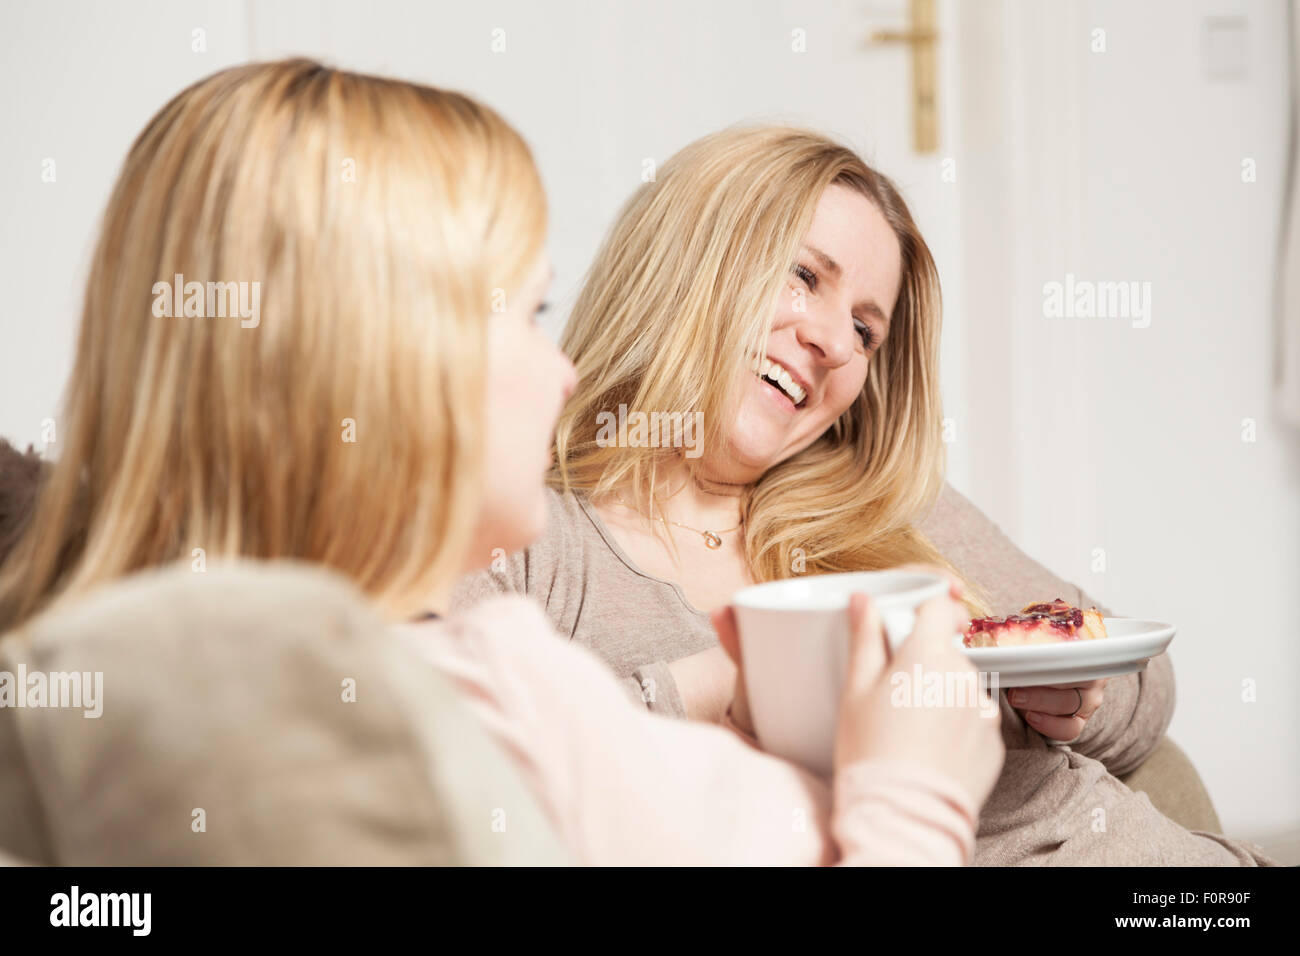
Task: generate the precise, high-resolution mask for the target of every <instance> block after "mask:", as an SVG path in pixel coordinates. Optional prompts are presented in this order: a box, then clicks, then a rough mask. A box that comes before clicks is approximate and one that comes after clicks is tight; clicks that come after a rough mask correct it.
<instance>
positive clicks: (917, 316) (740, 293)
mask: <svg viewBox="0 0 1300 956" xmlns="http://www.w3.org/2000/svg"><path fill="white" fill-rule="evenodd" d="M832 184H838V185H842V186H845V187H847V188H849V189H852V190H855V191H856V192H858V193H861V194H862V195H863V196H865V197H867V198H868V199H869V200H871V201H872V202H873V203H874V204H875V205H876V206H877V208H879V209H880V211H881V213H882V214H883V215H884V217H885V219H886V221H887V222H888V223H889V225H890V227H891V228H892V229H893V231H894V233H895V235H896V236H897V237H898V242H899V246H900V248H901V253H902V283H901V290H900V292H899V296H898V301H897V303H896V305H895V308H894V313H893V316H892V317H891V323H892V324H891V331H890V334H889V337H888V338H887V339H886V340H885V342H884V343H883V345H882V346H881V347H880V349H879V351H878V352H877V353H876V355H875V357H874V358H873V359H872V361H871V364H870V366H869V371H868V374H867V379H866V384H865V386H864V388H863V390H862V393H861V394H860V395H859V396H858V398H857V400H856V401H855V402H854V403H853V405H852V406H851V407H850V408H849V409H848V410H847V411H846V412H845V413H844V414H843V415H842V416H841V417H840V418H839V420H838V421H836V422H835V423H834V424H833V425H832V426H831V428H830V429H829V430H828V431H827V432H826V433H825V434H824V435H823V436H821V437H820V438H819V439H818V440H817V441H815V442H814V443H813V444H812V445H811V446H810V447H808V448H807V449H805V450H804V451H802V452H800V453H799V454H797V455H794V456H792V457H791V458H790V459H788V460H786V461H784V462H782V463H780V464H779V465H777V466H775V467H773V468H772V469H770V470H769V471H768V472H767V473H766V474H764V475H763V476H762V478H761V479H760V480H759V481H758V482H757V483H756V484H755V485H754V486H753V487H752V488H751V489H750V490H749V493H748V494H747V496H746V499H745V501H744V503H743V505H742V516H743V518H744V523H745V553H746V559H747V561H748V563H749V567H750V572H751V574H752V575H753V576H754V579H755V580H758V581H770V580H776V579H780V578H785V577H790V576H792V575H794V574H799V573H809V574H812V573H826V572H836V571H857V570H869V569H878V568H887V567H894V566H897V565H899V564H903V563H907V562H913V561H923V562H929V563H933V564H939V565H943V566H946V567H949V568H950V569H951V565H950V564H949V562H947V561H946V560H945V559H944V558H943V557H942V556H941V555H940V554H939V552H938V551H937V550H936V549H935V548H934V546H933V545H932V544H930V542H929V541H927V540H926V539H925V537H924V536H923V535H922V534H921V533H920V532H919V531H917V529H916V527H915V522H916V521H917V520H918V519H919V518H920V517H921V516H923V514H924V512H925V510H926V508H927V507H928V506H929V505H930V504H932V503H933V501H934V499H935V497H936V496H937V495H938V493H939V491H940V489H941V487H942V484H943V475H944V448H943V443H942V440H941V420H942V413H941V409H940V395H939V380H938V366H939V331H940V311H941V310H940V291H939V278H938V273H937V271H936V269H935V265H934V260H933V258H932V257H931V255H930V250H929V248H928V247H927V246H926V243H925V240H924V239H923V238H922V237H921V234H920V231H919V230H918V229H917V227H916V224H915V223H914V222H913V220H912V216H911V214H910V212H909V211H908V208H907V205H906V203H905V202H904V201H903V198H902V197H901V196H900V194H899V192H898V190H897V189H896V188H895V187H894V185H893V184H892V183H891V182H890V181H889V179H888V178H886V177H885V176H883V175H881V174H880V173H878V172H876V171H875V170H873V169H871V167H869V166H868V165H867V164H866V163H865V162H863V161H862V160H861V159H860V158H859V157H858V156H857V155H856V154H855V153H854V152H853V151H852V150H850V149H848V148H846V147H844V146H842V145H840V144H838V143H835V142H833V141H831V140H829V139H827V138H826V137H824V136H821V135H819V134H817V133H813V132H809V131H805V130H799V129H793V128H789V127H774V126H763V127H747V128H733V129H728V130H724V131H722V132H719V133H715V134H713V135H710V136H706V137H704V138H703V139H700V140H697V141H696V142H694V143H692V144H690V145H689V146H687V147H685V148H684V149H682V150H681V151H680V152H678V153H677V154H676V155H674V156H673V157H672V158H671V159H669V160H668V161H667V162H666V163H665V164H664V165H663V166H662V167H660V169H659V170H658V173H657V175H656V177H655V180H654V181H653V182H648V183H646V184H645V185H643V186H641V187H640V189H639V190H638V191H637V192H636V193H635V194H634V195H633V196H632V198H631V199H630V200H629V201H628V202H627V204H626V205H625V206H624V208H623V210H622V211H621V213H620V214H619V216H618V219H617V221H616V222H615V224H614V226H613V228H612V229H611V231H610V234H609V235H608V237H607V238H606V240H605V242H604V244H603V246H602V248H601V249H600V251H599V253H598V254H597V257H596V260H595V262H594V263H593V265H592V267H591V271H590V274H589V276H588V279H587V281H586V284H585V286H584V288H583V289H582V292H581V294H580V295H579V297H578V299H577V302H576V304H575V306H574V309H573V312H572V315H571V317H570V319H569V323H568V326H567V328H566V329H565V334H564V337H563V340H562V342H561V344H562V346H563V348H564V349H565V351H566V352H568V354H569V356H570V358H571V359H572V361H573V362H574V364H575V366H576V368H577V372H578V387H577V390H576V391H575V393H574V394H573V396H572V397H571V399H570V400H569V403H568V405H567V406H566V408H565V410H564V413H563V415H562V416H561V419H560V422H559V426H558V431H557V437H556V449H557V454H556V461H557V467H556V469H555V471H554V473H553V474H552V478H551V481H552V484H553V486H555V487H558V488H562V489H569V490H572V489H577V490H581V491H584V492H586V493H589V494H592V495H596V496H599V495H604V494H608V493H609V492H611V491H612V490H613V489H615V488H618V487H630V488H632V489H634V493H635V494H636V495H638V497H639V499H640V500H642V501H646V500H647V499H648V498H651V497H657V496H658V494H659V491H658V482H657V481H656V479H657V478H658V476H659V475H661V474H662V470H663V469H664V467H665V466H666V465H667V464H668V463H669V462H675V461H676V458H677V456H678V455H679V454H680V451H678V450H675V449H671V448H668V449H665V448H626V447H613V445H612V444H611V443H610V442H608V441H600V440H598V439H599V435H598V432H599V429H598V427H597V422H598V417H597V416H598V415H599V414H600V413H601V412H613V411H614V410H616V409H617V408H618V407H619V405H620V404H626V405H627V407H628V408H629V409H639V410H646V411H649V410H654V411H659V412H669V413H675V412H693V411H700V412H702V413H703V416H704V417H703V422H704V432H705V434H704V447H705V448H720V447H723V441H724V439H723V437H722V435H723V432H724V428H723V423H724V422H726V421H729V420H730V419H731V417H732V411H733V410H732V408H731V406H730V402H731V401H732V396H733V394H734V389H733V388H732V386H733V383H735V382H737V381H740V376H747V375H751V374H753V372H752V368H751V363H752V361H753V356H755V355H763V354H765V352H766V336H767V334H768V330H769V325H770V322H771V317H772V313H773V309H774V307H775V303H776V301H777V296H778V294H779V292H780V290H781V289H782V288H783V286H784V284H785V283H786V282H787V281H788V276H789V274H790V270H791V268H792V267H793V264H794V262H795V259H796V255H797V250H798V247H799V244H800V242H801V241H802V239H803V237H804V235H805V233H806V232H807V230H808V228H809V226H810V224H811V222H812V217H813V213H814V210H815V208H816V205H817V202H818V200H819V199H820V198H821V195H822V193H823V192H824V191H825V189H826V188H827V187H828V186H830V185H832ZM968 590H969V589H968ZM972 597H973V600H971V601H969V602H968V603H970V604H971V605H972V607H973V608H974V609H977V610H982V609H983V607H984V605H983V602H982V600H981V599H980V598H979V597H978V596H974V595H972Z"/></svg>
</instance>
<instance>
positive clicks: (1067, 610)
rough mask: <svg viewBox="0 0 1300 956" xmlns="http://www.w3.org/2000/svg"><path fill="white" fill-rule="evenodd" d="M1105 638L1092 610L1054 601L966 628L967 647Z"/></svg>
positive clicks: (1099, 616)
mask: <svg viewBox="0 0 1300 956" xmlns="http://www.w3.org/2000/svg"><path fill="white" fill-rule="evenodd" d="M1105 636H1106V625H1105V624H1103V623H1102V620H1101V614H1100V612H1098V610H1097V609H1096V608H1095V607H1090V608H1088V610H1086V611H1081V610H1079V608H1077V607H1072V606H1070V605H1069V604H1066V603H1065V602H1064V601H1062V600H1061V599H1060V598H1057V599H1056V600H1055V601H1053V602H1052V603H1050V604H1030V605H1028V606H1027V607H1025V608H1023V609H1022V610H1021V612H1020V613H1019V614H1012V615H1010V616H1009V617H981V618H976V619H975V620H973V621H971V622H970V627H968V628H967V629H966V637H965V642H966V646H967V647H1018V646H1020V645H1022V644H1055V643H1057V642H1059V641H1091V640H1096V639H1098V638H1102V637H1105Z"/></svg>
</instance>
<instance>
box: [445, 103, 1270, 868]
mask: <svg viewBox="0 0 1300 956" xmlns="http://www.w3.org/2000/svg"><path fill="white" fill-rule="evenodd" d="M939 334H940V293H939V280H938V276H937V273H936V270H935V266H934V262H933V260H932V258H931V255H930V252H929V250H928V248H927V246H926V243H925V240H924V239H923V238H922V236H921V234H920V232H919V230H918V229H917V227H916V224H915V223H914V222H913V220H912V217H911V215H910V213H909V211H908V209H907V205H906V203H905V202H904V200H903V198H902V197H901V196H900V194H899V193H898V191H897V189H895V187H894V186H893V185H892V184H891V183H890V181H889V180H888V178H886V177H885V176H883V175H881V174H879V173H878V172H876V171H875V170H873V169H872V168H870V167H869V166H868V165H867V164H866V163H865V162H863V161H862V160H861V159H860V158H859V157H858V156H857V155H855V154H854V153H853V152H852V151H851V150H849V149H847V148H845V147H843V146H841V145H839V144H837V143H835V142H832V141H830V140H828V139H827V138H825V137H823V136H820V135H818V134H816V133H812V132H809V131H804V130H798V129H791V128H786V127H753V128H738V129H730V130H726V131H723V132H720V133H716V134H714V135H711V136H707V137H705V138H703V139H701V140H698V141H697V142H695V143H692V144H690V145H689V146H687V147H686V148H685V149H683V150H682V151H681V152H679V153H677V154H676V155H675V156H673V157H672V158H671V159H670V160H669V161H668V162H666V163H665V164H663V166H661V167H660V169H659V172H658V175H657V177H656V180H655V181H654V182H652V183H647V184H645V185H644V186H642V187H641V188H640V189H639V190H638V191H637V192H636V193H635V194H634V195H633V196H632V198H631V199H630V200H629V202H628V203H627V205H626V206H625V207H624V209H623V210H622V212H621V213H620V215H619V217H618V219H617V221H616V222H615V224H614V226H613V227H612V229H611V231H610V234H609V236H608V237H607V239H606V241H605V242H604V244H603V246H602V248H601V249H600V251H599V253H598V254H597V257H596V259H595V261H594V263H593V264H592V267H591V270H590V274H589V277H588V279H587V281H586V284H585V286H584V288H583V289H582V292H581V294H580V295H579V297H578V299H577V302H576V304H575V306H574V309H573V313H572V316H571V318H570V320H569V324H568V326H567V328H566V330H565V333H564V336H563V339H562V342H561V345H562V346H563V348H564V349H565V351H566V352H567V353H568V355H569V356H570V358H571V359H572V360H573V362H574V364H575V366H576V368H577V371H578V387H577V390H576V391H575V393H574V395H573V396H572V397H571V398H570V400H569V402H568V405H567V406H566V408H565V410H564V413H563V414H562V415H561V418H560V422H559V426H558V430H557V435H556V443H555V444H556V458H557V467H556V469H555V471H554V472H553V474H552V476H551V485H552V493H551V496H550V499H549V502H550V522H549V526H548V530H547V533H546V535H545V536H544V537H543V538H542V539H540V540H539V541H538V542H536V543H535V544H534V545H533V546H532V547H530V548H529V549H528V550H527V552H525V553H522V554H516V555H513V556H512V557H510V558H509V559H508V560H503V561H499V562H497V563H496V565H495V566H494V567H493V568H492V569H491V570H490V571H487V572H483V573H481V574H479V575H476V576H474V577H472V578H471V579H469V580H467V581H465V582H463V583H462V585H461V587H460V590H459V591H458V593H457V596H456V600H457V602H458V603H461V604H472V603H473V602H475V601H476V600H478V599H480V598H481V597H482V596H483V595H485V594H491V593H495V592H497V591H517V592H522V593H527V594H530V595H534V596H535V597H537V598H538V600H540V601H542V602H544V604H545V607H546V610H547V614H548V616H549V617H550V619H551V621H552V623H553V624H554V625H555V626H556V628H557V629H558V630H559V631H560V632H561V633H562V634H567V635H568V636H569V637H570V639H571V640H572V641H573V642H575V643H577V644H579V645H582V646H585V647H588V648H590V649H591V650H593V651H594V652H595V653H597V654H598V655H599V656H600V657H601V658H602V659H604V660H605V661H606V663H607V664H608V665H609V666H610V667H611V668H612V669H613V670H614V672H615V673H616V674H617V675H618V676H619V677H621V678H622V679H623V681H624V687H625V690H626V691H627V692H628V693H629V694H630V696H631V697H632V698H633V699H634V700H636V701H640V702H643V705H644V706H646V707H648V708H649V709H650V710H652V711H657V712H660V713H665V714H669V715H675V716H682V715H685V716H690V717H696V718H701V719H705V720H712V721H718V720H723V719H724V716H725V713H726V711H727V710H728V708H729V707H730V706H731V704H732V701H733V688H734V686H735V681H736V673H737V670H736V668H735V667H734V666H733V665H732V663H731V661H730V660H729V658H728V654H732V655H734V653H735V641H734V638H733V637H732V633H731V632H732V629H731V627H730V623H729V621H730V619H729V615H728V612H727V609H726V603H727V600H728V598H729V597H730V595H731V594H733V593H734V592H735V591H736V590H737V589H738V588H740V587H742V586H744V585H746V584H750V583H752V582H756V581H767V580H774V579H780V578H785V577H790V576H793V575H797V574H816V573H824V572H835V571H852V570H863V569H876V568H887V567H892V566H898V565H903V564H915V563H920V564H924V565H929V566H934V567H938V568H940V569H944V570H947V571H948V572H949V573H951V574H953V575H954V577H960V575H959V573H958V572H957V570H956V565H960V566H962V567H963V569H964V570H965V571H966V572H967V573H972V572H973V573H974V574H975V575H977V576H978V584H979V586H980V588H979V589H978V590H977V588H976V587H969V588H968V589H967V594H968V595H969V597H968V599H967V603H968V606H969V607H970V609H971V610H973V611H979V612H984V611H986V610H987V608H988V604H987V603H986V596H987V595H993V596H995V597H997V598H998V604H999V605H1001V609H1003V610H1009V609H1012V608H1017V607H1018V606H1019V605H1020V604H1024V603H1027V600H1025V599H1026V598H1027V599H1031V600H1050V599H1052V598H1054V597H1058V596H1061V597H1066V598H1068V599H1073V601H1074V602H1075V603H1083V602H1085V601H1086V600H1087V599H1086V597H1085V596H1084V595H1082V593H1081V592H1080V591H1079V590H1078V589H1077V588H1073V587H1072V586H1070V585H1069V584H1067V583H1066V582H1063V581H1061V580H1060V579H1058V578H1056V577H1055V576H1054V575H1051V574H1050V573H1048V572H1046V571H1045V570H1044V569H1042V568H1040V567H1038V566H1037V565H1035V564H1033V562H1032V561H1030V560H1029V559H1028V558H1026V557H1025V556H1024V555H1023V554H1021V553H1020V552H1019V551H1018V550H1016V549H1015V548H1014V546H1013V545H1011V544H1010V542H1009V541H1007V540H1006V539H1005V538H1004V537H1003V536H1001V534H1000V533H999V532H997V530H996V528H993V527H992V526H991V524H990V523H989V522H987V520H986V519H983V518H982V517H981V516H979V515H978V513H977V512H974V509H973V508H972V507H971V506H970V505H969V503H967V502H965V501H964V499H961V498H960V496H958V495H956V493H955V492H952V491H951V489H944V485H943V474H944V457H943V445H942V443H941V424H940V423H941V413H940V398H939V382H938V357H939ZM936 499H938V502H937V504H936ZM923 523H924V524H925V525H926V528H927V530H929V529H933V531H934V535H935V537H936V538H938V539H941V540H944V541H946V542H947V544H948V545H949V547H947V548H945V550H946V551H947V552H948V554H945V553H943V552H941V551H940V550H939V549H938V548H937V547H936V546H935V544H933V543H932V542H931V541H930V540H929V538H928V537H927V535H926V534H924V533H922V531H921V525H922V524H923ZM972 531H975V532H977V533H976V534H975V535H974V537H975V538H976V540H974V541H972V540H971V537H972ZM950 558H951V559H953V560H950ZM1007 581H1011V582H1014V583H1015V586H1010V587H1008V586H1007ZM1017 586H1022V587H1025V588H1032V589H1033V590H1032V591H1031V592H1030V593H1028V594H1023V595H1018V594H1016V593H1015V592H1016V590H1017ZM981 591H984V592H985V593H981ZM1008 594H1011V595H1012V597H1013V599H1014V598H1015V597H1020V598H1021V599H1020V600H1019V601H1018V602H1017V603H1014V604H1012V603H1011V602H1010V601H1009V600H1008V599H1007V595H1008ZM1089 603H1090V602H1089ZM710 618H712V626H710V623H711V622H710ZM715 631H716V632H717V634H720V635H722V636H723V637H724V641H723V643H724V645H725V646H726V648H727V650H726V651H725V652H724V650H723V648H722V647H720V646H719V642H718V637H717V634H715ZM1172 679H1173V678H1172V670H1171V669H1170V666H1169V663H1168V660H1167V658H1163V657H1162V658H1157V659H1156V660H1155V661H1153V662H1152V664H1151V667H1150V668H1149V670H1148V671H1147V672H1146V673H1145V674H1143V675H1141V676H1139V675H1130V676H1129V677H1127V678H1121V679H1117V680H1115V681H1112V682H1111V683H1110V684H1109V686H1107V685H1106V682H1105V681H1093V682H1088V683H1083V684H1078V685H1068V686H1059V687H1044V688H1025V689H1021V690H1017V691H1016V692H1015V696H1014V697H1013V698H1012V699H1011V700H1010V701H1008V700H1007V699H1006V698H1005V697H1004V698H1003V701H1002V704H1003V722H1004V727H1003V733H1004V739H1005V743H1006V746H1007V747H1008V749H1009V751H1013V754H1012V756H1010V757H1009V758H1008V764H1009V766H1008V770H1007V771H1006V772H1004V774H1003V776H1002V780H1001V782H1000V785H999V788H998V790H997V791H996V792H995V793H994V795H993V799H992V801H991V803H990V807H989V808H988V809H986V814H985V818H984V820H983V824H984V829H983V830H982V833H983V834H984V837H985V838H984V839H982V840H981V843H980V857H979V860H980V862H985V863H1019V862H1044V861H1051V862H1105V863H1125V862H1127V863H1152V862H1161V861H1164V862H1205V863H1215V862H1228V863H1231V862H1247V863H1249V862H1251V861H1253V860H1254V859H1255V857H1253V856H1252V851H1249V850H1246V849H1244V848H1242V847H1240V846H1238V845H1236V844H1232V843H1230V842H1229V841H1225V840H1222V839H1221V838H1216V837H1208V836H1200V835H1194V834H1190V833H1188V832H1187V831H1185V830H1182V829H1181V828H1179V827H1177V826H1176V825H1175V824H1174V823H1172V821H1169V820H1168V819H1166V818H1165V817H1163V816H1161V815H1160V814H1159V813H1157V812H1156V811H1155V810H1154V809H1153V808H1152V807H1151V805H1150V804H1149V803H1147V802H1146V801H1144V800H1142V799H1140V798H1139V797H1137V796H1136V795H1134V794H1133V793H1131V792H1130V791H1128V790H1127V788H1125V787H1124V786H1123V784H1121V783H1120V782H1119V781H1118V780H1116V779H1115V778H1114V777H1112V776H1110V775H1109V774H1108V773H1107V771H1106V767H1105V766H1103V765H1102V764H1101V763H1100V762H1098V761H1097V760H1092V759H1089V756H1096V757H1098V758H1099V759H1103V760H1107V761H1108V762H1109V763H1110V765H1111V766H1113V767H1114V768H1115V772H1116V773H1121V772H1126V770H1123V769H1121V767H1128V769H1132V768H1133V766H1136V764H1137V763H1139V762H1140V761H1141V759H1142V758H1143V757H1144V756H1145V755H1146V754H1148V753H1150V752H1151V749H1152V748H1154V747H1155V745H1156V744H1157V742H1158V741H1159V740H1160V737H1161V735H1162V734H1163V732H1164V729H1165V726H1167V724H1168V721H1169V717H1170V715H1171V713H1172V707H1173V689H1172ZM1103 689H1104V692H1103ZM735 701H736V704H737V708H736V710H734V711H732V713H731V717H732V719H733V722H734V723H735V724H737V725H739V728H740V729H741V730H742V731H743V730H747V729H748V728H747V726H746V719H745V717H746V715H745V712H744V708H743V703H744V701H743V694H740V693H736V694H735ZM1049 740H1060V741H1072V742H1073V745H1074V746H1073V750H1074V751H1075V752H1073V753H1071V752H1070V751H1063V750H1058V749H1056V748H1053V747H1049V745H1048V741H1049ZM1096 806H1105V807H1106V808H1107V811H1108V814H1109V817H1108V821H1109V830H1108V833H1109V836H1108V837H1107V838H1105V839H1097V838H1091V839H1089V837H1092V833H1091V818H1090V817H1089V816H1088V814H1087V813H1085V812H1084V811H1083V809H1082V808H1083V807H1096ZM1067 836H1074V837H1077V838H1078V839H1070V840H1068V841H1067V840H1066V839H1065V837H1067Z"/></svg>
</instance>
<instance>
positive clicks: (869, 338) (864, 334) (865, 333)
mask: <svg viewBox="0 0 1300 956" xmlns="http://www.w3.org/2000/svg"><path fill="white" fill-rule="evenodd" d="M853 328H854V329H855V330H856V331H857V333H858V338H860V339H862V347H863V348H864V349H866V350H867V351H871V343H872V342H873V341H874V340H875V336H874V335H873V334H872V332H871V326H869V325H867V323H865V322H863V321H862V320H861V319H854V320H853Z"/></svg>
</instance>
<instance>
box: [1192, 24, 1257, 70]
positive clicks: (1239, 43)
mask: <svg viewBox="0 0 1300 956" xmlns="http://www.w3.org/2000/svg"><path fill="white" fill-rule="evenodd" d="M1201 60H1202V64H1203V65H1202V69H1204V70H1205V76H1206V78H1207V79H1211V80H1242V79H1245V78H1246V18H1245V17H1206V18H1205V20H1204V21H1203V23H1202V28H1201Z"/></svg>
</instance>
